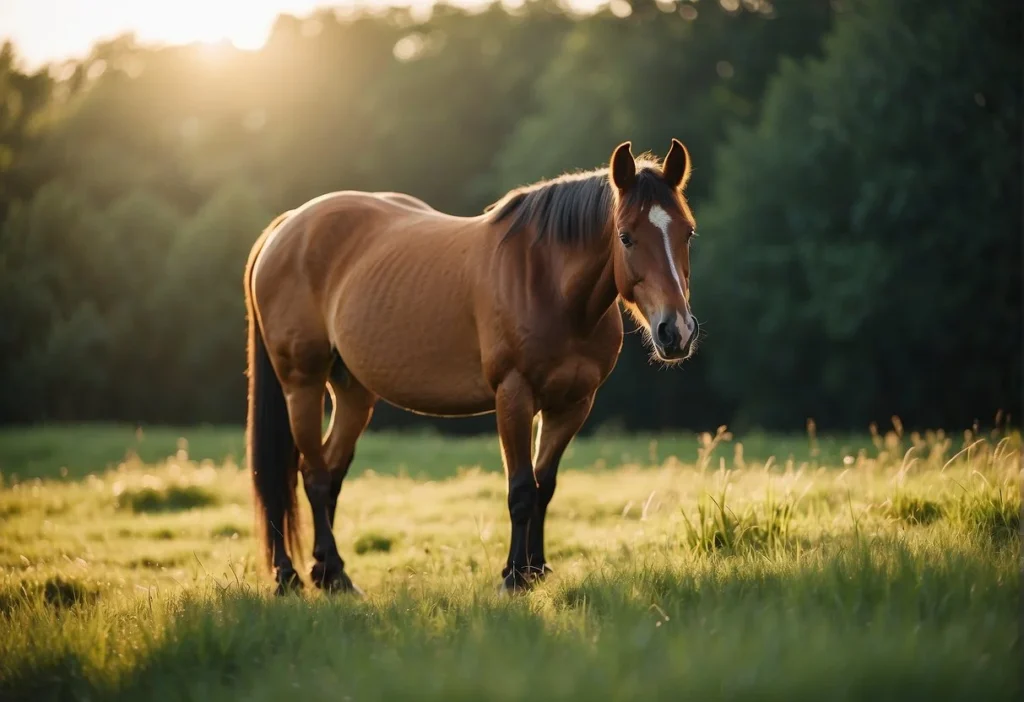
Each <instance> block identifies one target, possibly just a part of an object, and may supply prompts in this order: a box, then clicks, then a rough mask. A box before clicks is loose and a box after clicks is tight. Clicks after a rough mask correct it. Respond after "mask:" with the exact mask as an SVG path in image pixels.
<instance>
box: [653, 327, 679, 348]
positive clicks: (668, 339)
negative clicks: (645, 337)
mask: <svg viewBox="0 0 1024 702" xmlns="http://www.w3.org/2000/svg"><path fill="white" fill-rule="evenodd" d="M678 340H679V338H678V336H677V335H676V329H675V327H674V326H673V325H672V324H669V323H668V322H661V323H659V324H658V343H660V344H661V345H662V346H665V347H670V346H672V345H673V344H674V343H675V342H677V341H678Z"/></svg>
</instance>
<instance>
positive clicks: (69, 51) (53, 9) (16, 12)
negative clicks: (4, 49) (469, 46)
mask: <svg viewBox="0 0 1024 702" xmlns="http://www.w3.org/2000/svg"><path fill="white" fill-rule="evenodd" d="M350 2H351V0H0V38H2V39H12V40H13V41H14V43H15V46H16V48H17V52H18V56H19V57H21V60H22V61H24V62H25V63H27V64H28V65H29V66H31V67H33V68H34V67H37V66H39V65H40V64H42V63H44V62H47V61H57V60H61V59H65V58H73V57H80V56H82V55H84V54H86V53H87V52H88V51H89V48H90V47H91V46H92V44H93V43H94V42H96V41H97V40H98V39H109V38H112V37H114V36H116V35H118V34H122V33H124V32H126V31H134V32H135V34H136V37H137V38H138V39H139V40H140V41H141V42H144V43H149V42H158V43H174V44H177V43H187V42H193V41H211V42H216V41H220V40H223V39H227V40H228V41H230V42H231V43H233V44H235V45H236V46H238V47H239V48H258V47H259V46H261V45H262V44H263V42H264V40H265V39H266V38H267V34H268V33H269V32H270V28H271V26H272V25H273V23H274V19H275V18H276V17H277V16H278V15H279V14H281V13H288V14H294V15H298V16H305V15H308V14H309V13H310V12H311V11H312V10H313V9H315V8H316V7H319V6H323V5H332V6H339V5H344V4H348V3H350ZM592 3H594V0H583V2H582V3H579V4H584V5H585V4H592ZM360 4H362V5H384V4H397V5H404V6H410V5H412V6H419V7H429V6H430V5H432V4H433V0H361V2H360ZM457 4H463V5H467V4H481V3H480V2H479V0H477V1H476V2H474V1H473V0H465V1H462V2H457ZM577 4H578V3H576V2H574V3H573V5H577Z"/></svg>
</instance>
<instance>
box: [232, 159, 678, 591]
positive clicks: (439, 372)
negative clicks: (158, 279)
mask: <svg viewBox="0 0 1024 702" xmlns="http://www.w3.org/2000/svg"><path fill="white" fill-rule="evenodd" d="M689 173H690V159H689V154H688V153H687V151H686V148H685V147H684V146H683V145H682V144H681V143H680V142H679V141H677V140H675V139H673V140H672V146H671V149H670V150H669V153H668V155H667V156H666V157H665V160H664V162H663V163H662V164H658V163H657V162H656V161H653V160H651V159H648V158H643V157H642V158H640V159H639V160H637V159H634V157H633V154H632V153H631V150H630V143H629V142H626V143H624V144H621V145H620V146H619V147H618V148H617V149H615V152H614V153H613V155H612V158H611V163H610V165H609V167H608V168H602V169H598V170H595V171H591V172H587V173H580V174H573V175H565V176H562V177H560V178H556V179H554V180H551V181H546V182H542V183H537V184H534V185H532V186H529V187H525V188H520V189H517V190H514V191H512V192H510V193H508V194H507V195H506V196H505V197H504V198H502V199H501V200H500V201H499V202H497V203H496V204H495V205H492V206H491V207H489V208H488V209H487V210H486V211H485V212H484V213H483V214H482V215H480V216H477V217H454V216H450V215H447V214H443V213H441V212H438V211H436V210H434V209H432V208H431V207H429V206H428V205H426V204H425V203H423V202H422V201H420V200H417V199H416V198H413V197H410V196H407V195H402V194H398V193H365V192H351V191H348V192H337V193H331V194H329V195H324V196H321V197H319V198H316V199H314V200H312V201H310V202H308V203H306V204H304V205H303V206H301V207H299V208H298V209H295V210H292V211H290V212H286V213H284V214H282V215H280V216H278V218H277V219H275V220H274V221H273V222H272V223H271V224H270V226H268V227H267V229H266V230H265V231H264V232H263V234H262V235H261V236H260V237H259V239H258V240H257V242H256V243H255V245H254V246H253V248H252V252H251V254H250V256H249V261H248V265H247V266H246V272H245V295H246V302H247V305H248V319H249V371H248V375H249V416H248V422H247V434H248V439H247V441H248V446H247V448H248V460H249V465H250V466H251V468H252V471H253V482H254V487H255V493H256V498H257V505H258V507H257V514H258V516H260V518H261V519H262V522H263V526H262V528H261V531H262V532H263V536H264V539H265V544H264V545H265V551H266V557H267V560H268V565H270V566H272V567H273V569H274V571H275V577H276V581H277V585H278V592H282V593H283V592H286V591H288V590H289V589H292V588H298V587H301V580H300V579H299V576H298V574H297V573H296V571H295V569H294V567H293V565H292V561H291V558H290V557H289V550H290V551H291V553H292V554H295V553H296V552H297V548H298V539H297V534H298V524H297V521H296V486H297V483H298V475H299V473H301V475H302V482H303V486H304V488H305V492H306V496H307V497H308V499H309V504H310V507H311V508H312V515H313V530H314V544H313V556H314V559H315V564H314V565H313V568H312V573H311V578H312V580H313V582H314V583H315V584H316V585H317V586H318V587H321V588H324V589H328V590H352V589H354V586H353V584H352V581H351V580H350V579H349V577H348V575H346V573H345V566H344V562H343V560H342V558H341V555H340V554H339V553H338V548H337V545H336V543H335V541H334V535H333V534H332V527H333V524H334V512H335V507H336V505H337V501H338V494H339V492H340V490H341V483H342V480H344V478H345V474H346V473H347V472H348V469H349V466H350V465H351V463H352V458H353V455H354V453H355V445H356V441H357V439H358V438H359V436H360V434H362V432H363V430H364V429H365V428H366V426H367V424H368V423H369V421H370V415H371V414H372V412H373V407H374V404H375V403H376V402H377V401H378V400H380V399H383V400H384V401H386V402H389V403H391V404H393V405H397V406H399V407H402V408H405V409H408V410H410V411H413V412H417V413H421V414H430V415H440V416H459V415H473V414H484V413H489V412H495V413H496V415H497V425H498V436H499V438H500V441H501V449H502V453H503V459H504V464H505V472H506V475H507V478H508V511H509V517H510V520H511V526H512V534H511V544H510V547H509V553H508V560H507V562H506V565H505V568H504V569H503V571H502V576H503V579H504V582H503V585H504V587H505V588H506V589H509V590H515V589H517V588H520V587H524V586H527V585H528V584H529V583H531V582H532V581H533V580H534V579H535V578H537V577H542V576H543V575H545V574H546V573H547V572H548V571H549V567H548V564H547V560H546V559H545V556H544V519H545V515H546V513H547V509H548V504H549V503H550V501H551V497H552V495H553V494H554V491H555V476H556V473H557V471H558V464H559V460H560V458H561V456H562V453H563V451H564V450H565V448H566V446H567V445H568V444H569V442H570V441H571V440H572V438H573V437H574V436H575V435H576V433H577V432H578V431H579V429H580V427H581V426H582V425H583V422H584V421H585V420H586V418H587V415H588V414H589V413H590V408H591V405H592V403H593V401H594V395H595V393H596V392H597V389H598V388H599V387H600V386H601V384H602V383H603V382H604V380H605V379H606V378H607V377H608V374H609V373H611V371H612V368H613V367H614V366H615V362H616V360H617V358H618V356H619V351H620V350H621V348H622V336H623V331H622V317H621V314H620V312H619V309H618V306H617V305H616V300H617V299H621V300H622V301H623V303H624V306H625V307H626V309H628V310H629V311H630V312H631V313H632V314H633V315H634V316H635V318H636V319H637V320H638V322H640V324H641V326H642V327H643V328H645V329H646V330H647V332H648V335H649V337H648V339H649V341H650V342H651V344H652V346H653V348H654V352H655V354H656V356H657V357H658V358H659V359H660V360H662V361H664V362H668V363H671V362H678V361H681V360H683V359H685V358H687V357H688V356H689V355H690V354H691V353H692V351H693V349H694V347H695V341H696V338H697V335H698V326H697V320H696V319H695V318H694V317H693V315H692V314H691V313H690V306H689V301H688V300H689V280H690V258H689V243H690V238H691V237H692V236H693V233H694V227H695V223H694V219H693V216H692V214H691V213H690V209H689V207H688V206H687V204H686V200H685V198H684V196H683V187H684V186H685V184H686V181H687V178H688V177H689ZM325 389H326V390H327V391H329V392H330V394H331V398H332V400H333V408H334V409H333V412H332V416H331V421H330V429H329V430H328V432H327V435H326V438H324V437H322V436H321V431H322V426H323V425H322V421H323V408H324V392H325ZM538 413H539V414H540V419H541V424H540V428H539V436H538V439H537V444H536V453H535V454H534V455H532V456H531V444H532V432H533V421H534V418H535V416H536V415H537V414H538ZM300 459H301V460H300Z"/></svg>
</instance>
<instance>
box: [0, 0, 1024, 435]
mask: <svg viewBox="0 0 1024 702" xmlns="http://www.w3.org/2000/svg"><path fill="white" fill-rule="evenodd" d="M631 5H632V13H631V14H630V16H629V17H627V18H618V17H616V16H614V15H613V13H612V12H611V11H609V10H608V9H602V10H600V11H599V12H597V13H596V14H594V15H589V16H586V17H573V16H570V15H568V14H566V13H565V12H564V11H563V10H561V9H559V8H558V7H557V6H556V5H555V4H554V3H552V2H551V1H550V0H534V1H532V2H528V3H526V4H525V5H524V6H523V7H521V8H519V9H517V10H515V11H507V10H505V9H502V7H500V6H498V5H494V6H491V7H489V8H487V9H486V10H484V11H482V12H476V13H471V12H466V11H463V10H460V9H457V8H453V7H449V6H444V5H441V6H438V7H436V8H435V10H434V12H433V15H432V16H431V17H430V18H429V19H428V20H416V19H413V18H412V17H411V16H410V15H409V13H408V11H406V10H389V11H387V12H383V13H380V14H379V15H376V16H370V15H358V14H357V15H353V16H352V17H350V18H339V17H336V16H335V15H334V14H331V13H329V12H319V13H316V14H315V15H313V16H312V17H310V18H294V17H282V18H280V19H279V21H278V22H277V24H276V26H275V28H274V31H273V33H272V35H271V37H270V39H269V41H268V43H267V45H266V47H264V48H263V49H262V50H260V51H258V52H241V51H235V50H233V49H230V48H223V49H217V50H211V49H210V48H209V47H205V48H203V47H171V48H164V49H154V48H146V47H141V46H138V45H137V44H135V43H134V42H133V40H131V39H129V38H119V39H116V40H113V41H109V42H106V43H103V44H100V45H97V46H96V47H95V48H94V50H93V51H92V53H91V54H90V55H89V56H87V57H85V58H83V59H82V60H81V61H79V62H77V63H76V64H74V66H73V70H72V71H70V73H68V74H66V75H67V77H66V78H63V79H56V78H54V77H53V75H54V74H51V73H48V72H46V71H43V70H40V71H37V72H26V71H24V70H22V69H19V68H18V66H17V61H16V60H15V53H14V50H13V48H12V47H10V46H9V45H6V46H5V47H4V48H3V50H2V51H0V98H2V99H0V222H2V224H0V320H2V323H0V389H2V392H0V421H5V422H25V421H40V420H47V421H52V420H68V419H111V420H119V421H127V422H181V423H189V424H192V423H196V422H200V421H206V422H231V423H237V422H239V421H240V420H241V419H242V417H243V416H244V407H245V378H244V333H245V327H244V318H243V303H242V295H241V275H242V269H243V266H244V262H245V256H246V253H247V252H248V250H249V247H250V245H251V243H252V241H253V240H254V239H255V237H256V236H257V235H258V234H259V232H260V231H261V230H262V228H263V227H264V226H265V225H266V224H267V223H268V222H269V220H270V219H271V218H272V217H273V216H274V215H276V214H277V213H279V212H281V211H282V210H285V209H288V208H292V207H295V206H297V205H299V204H301V203H302V202H303V201H304V200H305V199H307V198H310V197H313V196H316V195H319V194H321V193H324V192H329V191H332V190H341V189H346V188H354V189H362V190H395V191H404V192H408V193H410V194H413V195H416V196H418V197H421V198H423V199H425V200H426V201H428V202H429V203H430V204H432V205H433V206H435V207H438V208H440V209H443V210H446V211H450V212H452V213H456V214H466V215H470V214H477V213H479V212H480V211H481V209H482V208H483V207H484V206H485V205H486V204H488V203H490V202H493V201H494V200H496V199H497V198H498V197H500V196H501V195H502V194H503V193H504V192H505V191H506V190H507V189H509V188H511V187H513V186H516V185H520V184H524V183H528V182H531V181H533V180H536V179H538V178H542V177H550V176H555V175H557V174H558V173H559V172H561V171H564V170H572V169H580V168H591V167H594V166H598V165H600V164H602V163H604V162H605V161H606V159H607V158H608V156H609V154H610V153H611V150H612V149H613V148H614V146H615V145H616V144H617V143H618V142H619V141H622V140H626V139H631V140H632V141H633V144H634V147H635V151H636V152H641V151H644V150H648V149H651V150H654V151H655V152H656V153H657V154H659V155H664V152H665V150H666V149H667V146H668V143H669V138H670V137H673V136H675V137H679V138H681V139H683V140H684V141H685V142H686V143H687V145H688V147H689V149H690V151H691V155H692V157H693V160H694V164H695V171H694V176H693V178H692V180H691V182H690V187H689V194H690V197H691V201H692V204H693V205H694V209H695V214H696V216H697V220H698V225H699V226H698V229H699V231H700V233H701V236H700V238H698V239H697V240H696V241H695V243H694V245H693V272H694V281H693V305H694V310H695V313H696V314H697V316H698V317H699V318H700V319H701V321H702V328H704V330H705V331H706V333H707V336H706V341H705V343H703V345H702V346H703V348H702V350H701V351H700V352H699V353H698V355H697V357H696V358H695V359H693V360H692V361H690V362H689V363H688V364H687V365H686V366H684V367H683V368H682V369H675V370H672V371H662V370H660V369H658V368H655V367H652V366H651V365H650V363H649V361H648V357H647V351H646V350H645V349H644V348H643V346H642V345H641V343H640V342H639V339H638V337H637V336H636V335H630V336H629V337H627V339H626V343H625V345H624V349H623V356H622V359H621V360H620V363H619V365H618V368H617V369H616V372H615V373H614V374H613V376H612V377H611V379H610V380H609V382H608V383H607V384H606V386H605V387H604V388H603V389H602V392H601V393H600V394H599V396H598V400H597V403H596V404H595V407H594V410H593V412H592V415H591V420H590V422H589V423H588V429H593V428H595V427H599V426H601V425H605V424H616V425H618V426H620V427H623V428H626V429H629V430H636V429H639V428H649V429H662V428H678V427H687V428H695V429H702V430H703V429H709V430H713V429H714V428H715V427H717V426H719V425H720V424H723V423H730V424H746V425H748V427H749V426H750V425H760V426H763V427H782V426H784V427H785V428H787V429H789V428H791V427H793V426H795V425H801V424H802V423H803V421H804V420H805V418H806V417H808V416H814V417H815V418H816V419H817V420H818V422H819V425H821V426H823V427H826V426H827V427H831V428H838V427H845V428H856V429H858V430H860V429H862V428H863V427H864V426H866V425H867V424H868V422H870V421H872V420H885V419H887V418H888V417H889V416H890V415H891V414H893V413H898V414H900V415H901V416H903V417H906V418H907V419H908V420H910V421H913V422H914V423H915V424H918V423H925V424H928V425H945V426H963V425H969V424H970V422H971V421H973V420H974V419H975V418H980V419H987V418H988V417H991V416H992V415H993V414H994V413H995V411H996V410H997V409H999V408H1003V409H1004V410H1006V411H1008V412H1010V413H1011V414H1013V415H1014V416H1017V415H1019V411H1018V410H1019V408H1020V388H1021V376H1020V364H1019V357H1020V354H1021V345H1020V339H1021V327H1020V319H1019V317H1020V272H1019V271H1020V236H1019V234H1020V228H1019V223H1020V222H1019V220H1020V217H1019V215H1020V211H1021V200H1020V194H1021V179H1020V170H1021V158H1020V157H1021V143H1020V136H1021V135H1020V129H1019V124H1020V119H1021V115H1022V111H1021V104H1020V93H1019V90H1018V88H1019V85H1020V82H1021V81H1020V65H1021V61H1020V47H1019V44H1020V42H1019V41H1018V40H1019V37H1018V35H1017V33H1016V28H1017V27H1018V26H1019V24H1020V22H1019V20H1020V10H1019V7H1017V6H1016V5H1014V4H1011V3H1004V2H996V3H985V4H981V3H979V4H977V5H974V6H970V9H965V10H964V12H963V16H962V17H961V16H960V15H959V14H958V15H956V18H955V19H954V15H952V14H950V15H948V16H947V15H946V14H944V12H943V11H941V9H942V8H941V7H939V6H938V5H936V4H935V3H923V2H909V3H888V4H887V3H884V2H870V1H865V0H856V1H854V2H844V3H836V2H833V3H826V2H807V1H806V0H775V2H772V3H768V2H742V3H740V2H735V3H732V2H723V3H719V2H701V3H693V2H690V1H689V0H685V1H682V2H678V3H675V4H672V3H671V2H668V3H666V2H661V3H655V2H653V1H652V0H634V2H632V3H631ZM837 18H838V19H837ZM833 25H836V27H835V29H836V31H834V32H833V31H832V30H833ZM825 36H828V37H829V38H828V41H827V51H826V52H825V53H824V55H822V47H823V43H822V42H823V38H824V37H825ZM716 153H719V154H720V158H716ZM627 324H628V323H627ZM641 387H642V388H644V391H643V392H638V391H637V389H638V388H641ZM410 424H419V425H423V424H433V425H435V426H438V427H441V428H443V429H444V430H446V431H456V432H468V431H486V432H491V431H493V418H491V417H482V418H480V417H478V418H471V419H464V420H458V421H451V420H440V421H438V420H432V419H425V418H422V417H418V416H413V415H409V414H406V413H401V412H400V411H398V410H396V409H394V408H392V407H389V406H386V405H385V406H381V407H380V408H379V410H378V412H377V413H376V415H375V419H374V426H375V427H377V428H384V427H402V426H407V425H410ZM740 428H742V427H740Z"/></svg>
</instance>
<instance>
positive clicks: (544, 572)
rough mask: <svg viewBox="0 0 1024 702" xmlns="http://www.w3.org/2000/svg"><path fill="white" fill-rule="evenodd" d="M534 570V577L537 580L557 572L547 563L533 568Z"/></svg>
mask: <svg viewBox="0 0 1024 702" xmlns="http://www.w3.org/2000/svg"><path fill="white" fill-rule="evenodd" d="M532 571H533V577H534V579H536V580H543V579H544V578H546V577H548V576H549V575H552V574H554V572H555V571H554V570H553V569H552V568H551V566H549V565H548V564H547V563H541V564H540V566H538V567H535V568H533V569H532Z"/></svg>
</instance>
